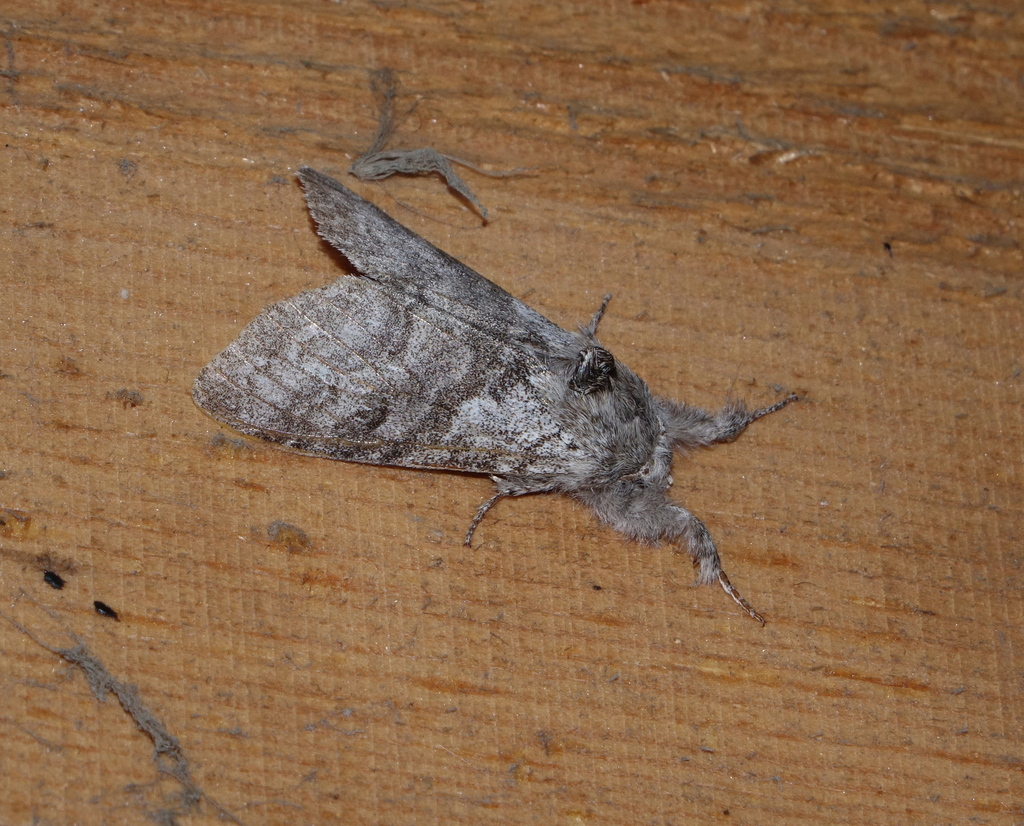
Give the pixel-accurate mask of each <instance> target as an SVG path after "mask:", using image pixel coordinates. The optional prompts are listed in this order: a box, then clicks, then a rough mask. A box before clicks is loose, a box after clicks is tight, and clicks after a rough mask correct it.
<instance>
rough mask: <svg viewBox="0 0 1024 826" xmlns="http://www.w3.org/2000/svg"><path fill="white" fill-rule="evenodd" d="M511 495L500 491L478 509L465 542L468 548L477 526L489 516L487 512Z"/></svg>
mask: <svg viewBox="0 0 1024 826" xmlns="http://www.w3.org/2000/svg"><path fill="white" fill-rule="evenodd" d="M511 495H512V494H510V493H504V492H502V491H498V492H497V493H496V494H494V496H492V497H491V498H490V499H488V500H487V501H486V502H484V503H483V504H482V505H481V506H480V507H479V508H477V511H476V516H474V517H473V521H472V522H470V523H469V530H468V531H466V539H465V540H464V541H463V543H462V544H463V545H467V546H468V545H469V543H470V542H471V541H472V540H473V532H474V531H476V528H477V525H479V524H480V522H481V520H482V519H483V518H484V516H485V515H486V514H487V511H489V510H490V509H491V508H492V507H494V505H496V504H497V503H498V501H499V500H500V499H504V498H505V497H506V496H511Z"/></svg>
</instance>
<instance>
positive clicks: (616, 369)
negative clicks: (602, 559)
mask: <svg viewBox="0 0 1024 826" xmlns="http://www.w3.org/2000/svg"><path fill="white" fill-rule="evenodd" d="M298 177H299V180H300V181H301V183H302V186H303V190H304V194H305V197H306V203H307V205H308V207H309V211H310V213H311V214H312V216H313V220H314V221H315V223H316V226H317V230H318V232H319V234H320V235H321V236H322V237H323V238H324V239H325V240H326V241H327V242H328V243H329V244H330V245H331V246H333V247H334V248H335V249H337V250H338V251H339V252H340V253H342V254H343V255H344V256H345V258H347V259H348V261H349V263H350V264H351V265H352V267H353V268H354V269H355V270H356V272H357V273H358V274H357V275H343V276H341V277H340V278H338V279H337V280H336V281H334V282H333V283H331V284H328V285H327V286H324V287H319V288H317V289H313V290H307V291H305V292H302V293H299V294H298V295H297V296H295V297H294V298H289V299H286V300H284V301H281V302H279V303H277V304H274V305H273V306H271V307H268V308H267V309H266V310H264V311H263V312H262V313H261V314H260V315H259V316H257V317H256V318H255V319H254V320H253V321H252V322H251V323H250V324H249V325H248V326H247V327H246V328H245V329H244V330H243V331H242V333H241V334H240V335H239V336H238V338H236V339H235V340H234V341H233V342H231V344H229V345H228V346H227V348H226V349H225V350H224V351H223V352H222V353H220V354H219V355H217V356H216V357H215V358H214V359H213V360H212V361H211V362H210V363H209V364H208V365H206V367H204V368H203V370H202V372H200V374H199V376H198V377H197V378H196V381H195V385H194V387H193V389H192V395H193V398H194V399H195V401H196V404H198V405H199V407H200V408H202V409H203V410H205V411H206V412H207V413H209V414H210V415H211V416H213V418H215V419H216V420H218V421H219V422H222V423H224V424H226V425H228V426H230V427H232V428H234V429H235V430H237V431H239V432H241V433H245V434H248V435H250V436H255V437H258V438H260V439H264V440H266V441H268V442H272V443H273V444H275V445H280V446H282V447H286V448H289V449H291V450H296V451H300V452H302V453H307V454H311V455H315V456H326V457H329V458H331V459H342V460H345V461H349V462H367V463H370V464H375V465H393V466H398V467H407V468H423V469H432V470H453V471H462V472H466V473H478V474H486V475H487V476H489V477H490V478H491V479H492V481H493V482H494V486H495V491H494V495H493V496H492V497H491V498H490V499H488V500H487V501H486V502H484V503H483V504H482V505H481V506H480V508H479V510H478V511H477V513H476V516H475V517H474V518H473V521H472V522H471V524H470V526H469V530H468V531H467V533H466V537H465V542H466V544H467V545H468V544H469V543H470V541H471V539H472V536H473V532H474V530H475V529H476V527H477V526H478V525H479V524H480V520H481V519H483V517H484V514H486V513H487V511H488V510H489V509H490V508H491V507H492V506H493V505H494V504H495V503H496V502H497V501H498V500H500V499H502V498H504V497H507V496H522V495H524V494H527V493H542V492H551V491H557V492H560V493H564V494H568V495H570V496H572V497H574V498H575V499H577V500H579V501H580V502H583V503H585V504H586V505H589V506H590V507H591V508H592V509H593V511H594V513H595V514H596V515H597V516H598V518H599V519H600V520H601V521H602V522H604V523H606V524H608V525H610V526H611V527H613V528H615V529H616V530H618V531H620V532H622V533H623V534H625V535H626V536H628V537H630V538H632V539H634V540H638V541H640V542H643V543H647V544H658V543H670V544H673V545H679V546H681V547H683V548H685V550H686V551H687V552H688V554H689V556H690V557H691V559H692V560H693V565H694V567H695V568H696V570H697V581H698V582H699V583H701V584H710V583H714V582H717V583H719V584H720V585H721V586H722V588H724V589H725V591H726V593H728V594H729V596H731V597H732V598H733V600H735V601H736V603H737V604H738V605H740V606H741V607H742V608H743V609H744V610H745V611H746V612H747V613H748V614H749V615H750V616H751V617H753V618H754V619H755V620H757V621H758V622H760V623H761V624H762V625H764V619H763V618H762V617H761V615H760V614H758V613H757V612H756V611H755V610H754V609H753V608H751V606H750V605H749V604H748V603H747V601H746V600H745V599H743V597H741V596H740V594H739V592H738V591H737V590H736V588H734V587H733V585H732V584H731V583H730V582H729V578H728V577H727V576H726V574H725V571H723V570H722V565H721V561H720V559H719V556H718V551H717V550H716V548H715V544H714V542H713V541H712V539H711V536H710V534H709V533H708V529H707V527H706V526H705V525H704V523H703V522H702V521H701V520H700V519H698V518H697V517H696V516H694V515H693V514H692V513H690V512H689V511H688V510H686V509H685V508H683V507H682V506H680V505H678V504H676V503H675V502H673V501H672V500H671V499H669V498H668V496H667V493H668V490H669V488H670V487H671V485H672V477H671V475H670V471H671V465H672V457H673V452H674V451H686V450H689V449H692V448H696V447H699V446H711V445H714V444H716V443H719V442H731V441H732V440H734V439H735V438H736V437H737V436H739V434H740V433H742V432H743V430H744V429H745V428H746V427H747V426H748V425H749V424H750V423H751V422H754V421H756V420H757V419H760V418H762V417H763V416H767V415H768V414H769V413H774V412H775V411H776V410H780V409H781V408H783V407H784V406H785V405H787V404H788V403H789V402H791V401H793V400H794V399H796V396H795V395H789V396H787V397H786V398H783V399H781V400H780V401H778V402H776V403H775V404H772V405H769V406H767V407H762V408H760V409H757V410H752V411H751V410H747V408H746V406H745V405H744V404H743V402H741V401H732V402H729V403H728V404H726V405H725V407H723V409H722V410H720V411H717V412H708V411H705V410H702V409H701V408H699V407H694V406H692V405H688V404H684V403H681V402H677V401H673V400H672V399H667V398H663V397H661V396H654V395H652V394H651V392H650V390H649V389H648V387H647V384H646V383H645V382H644V381H643V379H641V378H640V377H639V376H637V375H636V374H635V373H634V372H633V371H632V370H630V369H629V368H628V367H626V365H624V364H623V363H622V362H620V361H619V360H618V359H616V358H615V357H614V356H613V355H612V354H611V353H609V352H608V350H607V349H605V348H604V347H602V346H601V344H600V343H599V342H598V340H597V336H596V332H597V325H598V322H599V321H600V319H601V315H602V313H603V312H604V309H605V306H606V305H607V302H608V297H606V298H605V302H604V304H603V305H602V306H601V308H600V309H599V310H598V311H597V313H596V314H595V315H594V317H593V319H592V320H591V321H590V323H589V324H588V325H587V326H585V327H580V328H579V329H578V330H577V331H575V332H569V331H567V330H563V329H562V328H561V327H559V326H557V325H556V324H553V323H552V322H550V321H548V320H547V319H546V318H544V317H543V316H542V315H540V313H538V312H536V311H535V310H533V309H531V308H530V307H528V306H527V305H526V304H524V303H523V302H522V301H519V300H518V299H516V298H514V297H513V296H511V295H509V294H508V293H507V292H505V291H504V290H503V289H501V288H500V287H499V286H497V285H496V284H494V283H492V282H491V281H488V280H487V279H486V278H484V277H483V276H482V275H479V274H478V273H476V272H474V271H473V270H471V269H470V268H469V267H467V266H466V265H465V264H462V263H461V262H459V261H457V260H456V259H454V258H452V257H451V256H450V255H448V254H446V253H444V252H442V251H441V250H439V249H437V248H436V247H434V246H433V245H431V244H430V243H428V242H427V241H425V240H424V239H423V238H421V237H420V236H418V235H416V234H415V233H414V232H412V231H411V230H409V229H406V228H405V227H403V226H402V225H401V224H399V223H398V222H397V221H395V220H393V219H392V218H390V217H389V216H387V215H386V214H385V213H383V212H382V211H381V210H379V209H378V208H377V207H375V206H374V205H373V204H371V203H369V202H368V201H365V200H364V199H362V198H360V197H359V196H358V195H356V194H355V193H354V192H352V191H351V190H349V189H347V188H346V187H344V186H342V185H341V184H340V183H338V182H337V181H335V180H333V179H332V178H329V177H328V176H327V175H324V174H323V173H321V172H317V171H316V170H313V169H310V168H308V167H302V168H301V169H300V170H299V172H298Z"/></svg>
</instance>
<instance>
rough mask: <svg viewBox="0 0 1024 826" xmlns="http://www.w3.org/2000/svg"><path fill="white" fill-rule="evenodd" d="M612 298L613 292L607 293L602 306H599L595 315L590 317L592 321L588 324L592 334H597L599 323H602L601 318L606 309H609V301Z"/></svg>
mask: <svg viewBox="0 0 1024 826" xmlns="http://www.w3.org/2000/svg"><path fill="white" fill-rule="evenodd" d="M611 300H612V294H611V293H607V294H606V295H605V297H604V301H602V302H601V306H600V307H598V309H597V312H596V313H594V317H593V318H592V319H590V323H589V324H588V325H587V330H589V331H590V334H591V335H596V334H597V325H598V324H600V323H601V318H602V317H603V316H604V311H605V310H607V309H608V302H609V301H611Z"/></svg>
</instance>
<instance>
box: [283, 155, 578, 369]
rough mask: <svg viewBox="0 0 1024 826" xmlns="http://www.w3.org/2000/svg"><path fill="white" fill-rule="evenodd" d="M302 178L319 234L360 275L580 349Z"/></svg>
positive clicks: (372, 216)
mask: <svg viewBox="0 0 1024 826" xmlns="http://www.w3.org/2000/svg"><path fill="white" fill-rule="evenodd" d="M298 177H299V180H300V181H301V182H302V186H303V191H304V193H305V197H306V203H307V205H308V206H309V211H310V214H311V215H312V216H313V220H314V221H315V222H316V225H317V231H318V232H319V234H320V236H321V237H322V238H324V240H326V241H327V242H328V243H329V244H330V245H331V246H333V247H334V248H335V249H336V250H338V252H340V253H342V255H344V256H345V257H346V258H347V259H348V260H349V261H350V262H351V263H352V265H353V266H354V267H355V268H356V269H357V270H358V271H359V272H360V273H362V274H363V275H366V276H369V277H370V278H373V279H375V280H377V281H380V282H381V283H382V284H387V285H389V286H390V287H391V288H392V289H394V290H400V291H402V292H405V293H407V294H409V295H413V296H417V297H419V299H420V300H421V301H423V302H424V303H427V304H435V305H438V306H445V307H448V308H457V311H456V314H457V315H458V316H459V317H460V318H461V319H462V320H463V321H465V322H466V323H467V324H469V325H472V326H473V327H476V328H477V329H479V330H482V331H486V332H488V333H489V334H490V335H491V336H493V337H500V338H503V339H511V340H512V341H515V342H518V343H520V344H523V345H525V346H529V347H534V348H537V349H538V350H540V351H542V352H547V353H550V354H552V355H557V356H564V355H565V354H567V353H570V352H573V353H574V352H575V351H578V349H579V347H578V343H577V342H576V340H575V338H574V336H573V335H572V334H570V333H568V332H566V331H565V330H563V329H562V328H561V327H559V326H558V325H557V324H554V323H552V322H551V321H549V320H548V319H546V318H544V316H542V315H541V314H540V313H538V312H537V311H536V310H534V309H532V308H531V307H529V306H527V305H526V304H524V303H523V302H522V301H520V300H519V299H517V298H515V297H513V296H511V295H509V294H508V293H507V292H505V290H503V289H501V287H499V286H498V285H497V284H494V283H493V282H491V281H489V280H488V279H486V278H484V277H483V276H482V275H480V274H479V273H478V272H475V271H474V270H472V269H470V268H469V267H467V266H466V265H465V264H463V263H462V262H461V261H458V260H457V259H455V258H452V256H450V255H448V254H447V253H446V252H443V251H441V250H439V249H438V248H437V247H435V246H434V245H433V244H431V243H429V242H428V241H425V240H424V239H423V238H420V236H418V235H417V234H416V233H414V232H413V231H412V230H409V229H406V228H405V227H403V226H402V225H401V224H399V223H398V222H397V221H395V220H394V219H393V218H391V217H390V216H389V215H387V214H386V213H384V212H382V211H381V210H380V209H378V208H377V207H376V206H374V205H373V204H371V203H370V202H369V201H366V200H364V199H363V198H361V197H359V196H358V195H356V193H354V192H352V190H350V189H348V188H347V187H345V186H343V185H342V184H340V183H338V181H336V180H334V179H333V178H330V177H328V176H327V175H324V174H323V173H322V172H317V171H316V170H315V169H310V168H309V167H308V166H304V167H302V168H301V169H299V171H298ZM574 348H575V350H574Z"/></svg>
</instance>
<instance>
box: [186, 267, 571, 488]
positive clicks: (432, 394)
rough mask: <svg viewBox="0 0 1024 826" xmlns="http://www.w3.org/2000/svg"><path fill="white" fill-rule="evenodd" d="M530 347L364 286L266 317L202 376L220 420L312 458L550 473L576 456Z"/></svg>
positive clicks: (345, 281) (358, 283)
mask: <svg viewBox="0 0 1024 826" xmlns="http://www.w3.org/2000/svg"><path fill="white" fill-rule="evenodd" d="M551 392H556V393H557V383H556V382H555V381H554V377H553V376H552V375H551V374H550V373H548V372H547V370H546V369H545V368H544V367H543V366H542V365H540V364H539V363H538V361H537V360H536V358H535V357H534V356H532V355H531V354H530V353H529V352H528V351H526V350H524V349H522V348H520V347H515V346H512V345H509V344H508V343H505V342H502V341H500V340H497V341H496V340H495V339H494V338H492V337H491V336H490V335H489V334H488V333H486V332H484V331H481V330H479V329H477V328H476V327H474V326H473V325H472V324H469V323H467V322H465V321H464V320H462V319H460V318H459V317H457V316H455V315H452V314H451V313H450V312H447V311H446V310H444V309H438V308H435V307H430V306H426V305H424V304H422V303H420V302H419V301H417V300H416V299H415V298H413V297H411V296H409V295H406V294H405V293H402V292H395V291H394V290H391V289H389V288H388V287H387V286H386V285H382V284H379V283H377V282H376V281H374V280H372V279H369V278H362V277H355V276H343V277H341V278H339V279H338V280H337V281H335V282H334V283H333V284H330V285H327V286H325V287H321V288H319V289H315V290H310V291H308V292H303V293H300V294H299V295H297V296H295V297H294V298H291V299H287V300H285V301H281V302H279V303H278V304H275V305H273V306H272V307H269V308H267V309H266V310H265V311H264V312H263V313H261V314H260V315H259V316H258V317H257V318H255V319H254V320H253V321H252V322H251V323H250V324H249V325H248V326H247V327H246V328H245V330H243V331H242V333H241V334H240V335H239V336H238V338H237V339H235V341H233V342H232V343H231V344H230V345H228V347H227V348H226V349H225V350H224V351H223V352H221V353H220V354H219V355H218V356H216V357H215V358H214V359H213V360H212V361H211V362H210V363H209V364H208V365H207V366H206V367H205V368H203V370H202V372H201V373H200V374H199V376H198V378H197V379H196V381H195V385H194V387H193V397H194V398H195V400H196V403H197V404H198V405H199V406H200V407H201V408H202V409H203V410H205V411H206V412H207V413H209V414H210V415H212V416H213V417H214V418H215V419H217V420H218V421H221V422H223V423H224V424H226V425H229V426H230V427H232V428H234V429H235V430H238V431H240V432H242V433H246V434H249V435H252V436H257V437H259V438H262V439H265V440H267V441H270V442H274V443H276V444H280V445H283V446H286V447H289V448H292V449H295V450H300V451H303V452H306V453H311V454H316V455H322V456H329V457H331V458H334V459H344V460H348V461H355V462H368V463H372V464H382V465H399V466H403V467H419V468H435V469H455V470H465V471H469V472H475V473H487V474H495V475H505V474H516V473H532V474H554V473H557V472H558V471H559V469H560V468H562V467H564V463H565V461H566V457H567V455H571V454H572V453H573V452H574V451H575V450H577V449H578V448H577V447H576V446H575V445H574V444H573V443H572V439H571V437H569V436H567V435H566V433H565V432H563V429H562V427H561V426H560V424H559V422H558V421H556V420H555V418H554V416H553V414H552V410H554V409H556V405H555V404H554V403H553V401H552V398H551V396H550V394H551Z"/></svg>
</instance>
